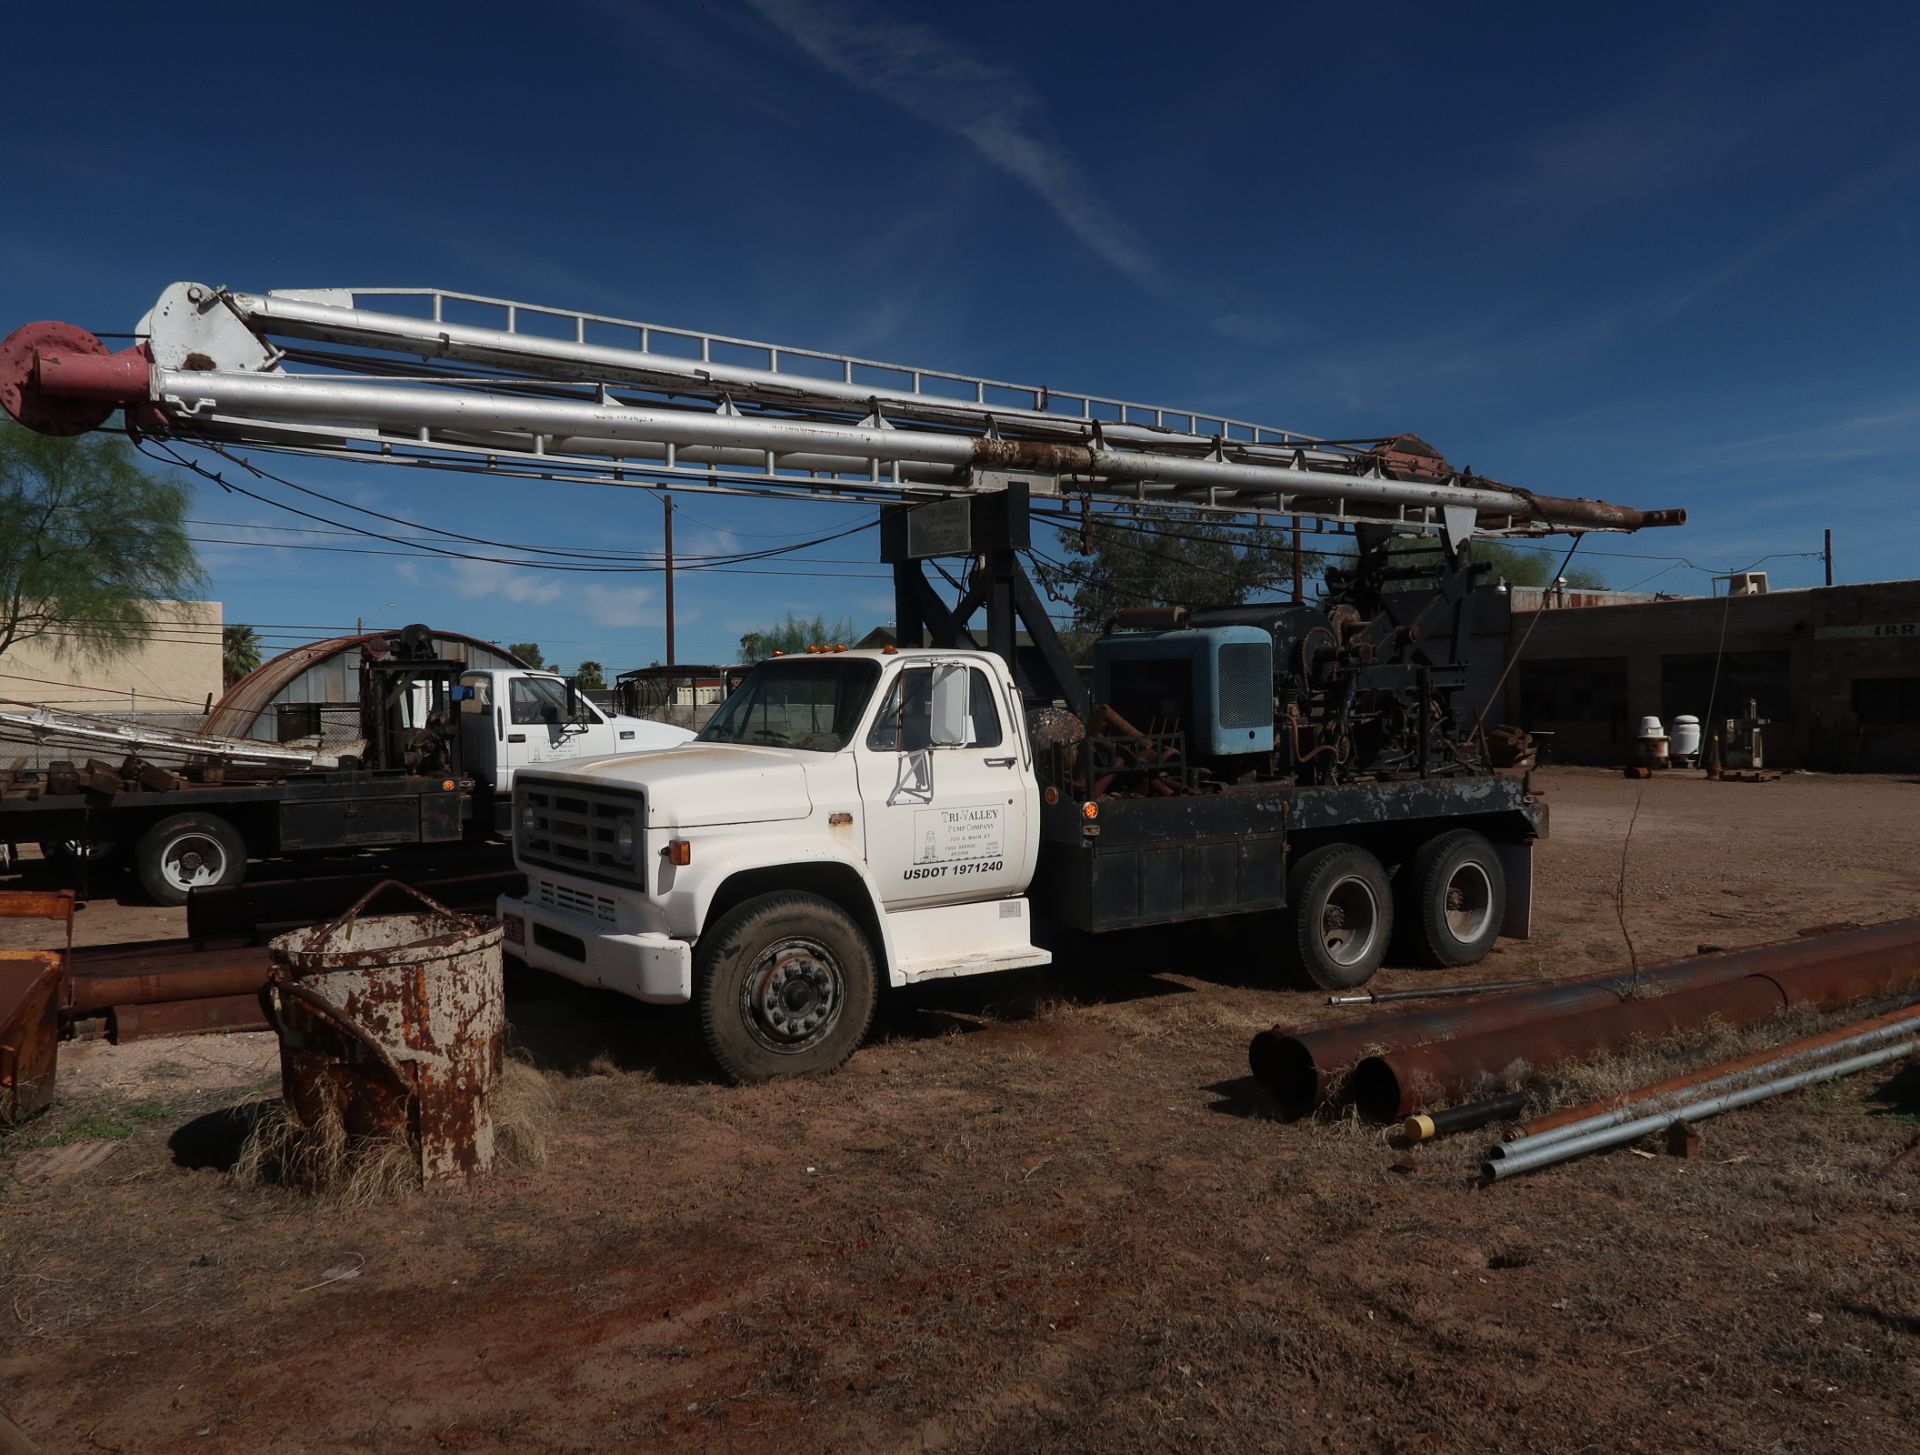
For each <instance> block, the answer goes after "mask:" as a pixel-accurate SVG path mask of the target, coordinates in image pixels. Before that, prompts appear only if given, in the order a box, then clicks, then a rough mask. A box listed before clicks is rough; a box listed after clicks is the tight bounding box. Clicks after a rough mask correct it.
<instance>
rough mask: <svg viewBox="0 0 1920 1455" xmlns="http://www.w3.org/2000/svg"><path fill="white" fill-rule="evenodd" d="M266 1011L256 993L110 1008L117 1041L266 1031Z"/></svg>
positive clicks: (109, 1028) (110, 1032) (109, 1020)
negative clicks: (227, 1032) (208, 1033)
mask: <svg viewBox="0 0 1920 1455" xmlns="http://www.w3.org/2000/svg"><path fill="white" fill-rule="evenodd" d="M266 1029H268V1026H267V1017H266V1013H265V1012H264V1011H262V1010H261V1009H260V997H259V996H258V995H257V994H255V995H216V996H207V997H203V998H201V999H197V1000H175V1001H168V1002H166V1003H164V1004H160V1005H116V1006H111V1007H109V1008H108V1010H107V1039H108V1040H110V1041H112V1042H113V1043H114V1045H116V1046H117V1045H120V1044H121V1043H122V1042H124V1041H140V1040H145V1039H147V1038H148V1037H150V1036H194V1035H199V1034H201V1033H203V1032H206V1031H264V1030H266Z"/></svg>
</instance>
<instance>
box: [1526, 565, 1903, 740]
mask: <svg viewBox="0 0 1920 1455" xmlns="http://www.w3.org/2000/svg"><path fill="white" fill-rule="evenodd" d="M1512 597H1513V599H1512V603H1511V607H1512V610H1511V621H1510V624H1509V627H1508V632H1507V641H1508V650H1509V652H1510V653H1513V652H1518V654H1519V658H1518V661H1517V662H1516V663H1515V664H1514V668H1513V670H1512V672H1510V673H1509V675H1508V678H1507V684H1506V687H1505V689H1504V692H1503V694H1502V698H1503V700H1502V709H1503V713H1504V716H1505V718H1506V720H1507V721H1509V722H1513V723H1517V724H1519V725H1520V726H1522V727H1525V728H1528V729H1530V730H1532V731H1534V732H1546V733H1552V734H1553V738H1552V740H1551V741H1552V753H1553V756H1554V757H1555V758H1556V759H1557V760H1558V761H1560V762H1571V763H1604V764H1613V763H1620V762H1624V761H1625V759H1626V756H1627V752H1628V748H1629V740H1630V739H1631V738H1632V736H1633V735H1634V733H1635V731H1636V729H1637V726H1638V724H1639V721H1640V719H1641V718H1642V717H1643V716H1646V715H1648V714H1652V715H1656V716H1658V717H1659V718H1660V719H1661V721H1662V722H1663V723H1665V724H1667V725H1669V726H1671V724H1672V721H1673V719H1674V717H1675V716H1677V715H1679V714H1681V713H1692V714H1693V715H1694V716H1696V717H1698V718H1700V719H1702V721H1703V722H1704V721H1705V720H1706V719H1707V718H1708V716H1709V713H1710V712H1711V714H1712V716H1713V717H1715V718H1726V717H1734V716H1743V715H1745V713H1746V711H1747V703H1748V702H1749V701H1752V702H1753V703H1754V704H1755V706H1756V708H1757V711H1758V714H1759V716H1761V717H1763V718H1767V719H1769V720H1770V721H1769V723H1768V725H1767V727H1766V729H1765V746H1766V759H1767V764H1768V766H1769V767H1776V768H1813V769H1818V770H1823V771H1831V772H1883V773H1884V772H1907V771H1912V770H1915V769H1920V581H1885V582H1875V583H1870V584H1866V585H1858V586H1829V587H1818V588H1813V589H1810V590H1795V591H1764V590H1763V591H1759V592H1756V593H1754V594H1750V595H1733V596H1710V597H1680V598H1673V599H1658V598H1651V597H1627V596H1622V595H1621V594H1619V593H1613V592H1579V593H1573V594H1571V595H1561V596H1556V595H1554V594H1553V593H1550V592H1549V593H1543V592H1540V591H1538V590H1535V591H1532V592H1524V593H1523V592H1521V591H1518V590H1516V591H1515V592H1513V593H1512ZM1523 643H1524V645H1522V644H1523Z"/></svg>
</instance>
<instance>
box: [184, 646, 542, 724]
mask: <svg viewBox="0 0 1920 1455" xmlns="http://www.w3.org/2000/svg"><path fill="white" fill-rule="evenodd" d="M391 635H392V633H391V632H385V631H377V632H362V633H361V634H360V635H358V636H347V637H328V638H327V639H326V640H325V641H318V642H309V643H308V644H307V645H306V646H304V647H295V648H293V650H292V651H288V652H282V653H281V654H280V655H279V656H277V657H275V658H273V659H272V660H271V661H267V662H262V663H261V664H260V665H259V666H258V667H255V668H254V669H253V670H252V671H251V672H249V673H247V675H246V676H244V677H242V678H241V679H240V680H239V681H238V682H236V683H234V684H233V686H231V687H229V688H228V689H227V690H226V692H225V693H224V694H222V695H221V698H220V700H219V701H218V702H216V703H214V705H213V710H212V711H211V712H209V713H208V714H207V720H206V722H205V723H204V724H203V725H202V727H203V730H204V731H206V732H210V733H219V734H221V735H222V736H225V737H233V738H263V739H266V740H267V741H269V742H271V741H273V740H274V739H275V738H276V737H277V736H278V734H279V709H280V707H282V706H283V705H287V706H292V705H307V704H322V705H332V706H337V707H342V708H344V707H351V706H354V705H357V704H358V703H359V701H360V661H361V656H362V653H363V652H364V651H365V650H366V647H367V644H368V643H370V642H371V643H382V642H384V641H385V640H386V638H387V637H389V636H391ZM433 642H434V648H435V650H437V651H438V652H439V653H440V655H441V656H443V657H450V658H454V659H456V660H459V661H464V662H465V663H466V664H467V665H468V666H469V667H475V668H488V667H524V666H526V665H527V664H526V663H525V662H522V661H521V660H520V659H519V658H518V657H516V656H514V655H513V653H511V652H509V651H508V650H507V649H506V648H505V647H500V646H496V645H494V644H493V643H492V642H483V641H481V640H480V639H479V638H478V637H470V636H468V635H466V634H465V633H464V632H449V631H440V630H438V629H435V631H434V633H433Z"/></svg>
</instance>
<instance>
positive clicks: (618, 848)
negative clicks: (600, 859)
mask: <svg viewBox="0 0 1920 1455" xmlns="http://www.w3.org/2000/svg"><path fill="white" fill-rule="evenodd" d="M613 849H614V852H615V853H617V854H618V855H619V856H620V857H621V858H622V859H631V858H632V857H633V820H632V819H630V818H623V819H621V820H620V823H619V825H618V826H617V827H616V828H615V829H614V831H613Z"/></svg>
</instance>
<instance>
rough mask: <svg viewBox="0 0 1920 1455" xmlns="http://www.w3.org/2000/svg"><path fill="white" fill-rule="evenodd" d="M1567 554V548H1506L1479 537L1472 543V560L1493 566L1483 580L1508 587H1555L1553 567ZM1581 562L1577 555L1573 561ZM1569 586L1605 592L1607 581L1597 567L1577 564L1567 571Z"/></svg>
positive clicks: (1506, 546) (1496, 542)
mask: <svg viewBox="0 0 1920 1455" xmlns="http://www.w3.org/2000/svg"><path fill="white" fill-rule="evenodd" d="M1565 554H1566V548H1565V547H1564V546H1563V547H1561V548H1559V549H1558V550H1555V551H1542V550H1536V549H1530V548H1522V547H1519V546H1509V545H1504V544H1502V543H1501V542H1499V541H1494V540H1488V539H1486V538H1485V537H1479V536H1477V537H1475V538H1474V542H1473V559H1474V560H1475V561H1484V562H1486V563H1487V564H1488V565H1490V566H1492V567H1493V569H1492V570H1491V571H1489V572H1487V574H1486V575H1485V576H1484V577H1482V578H1481V579H1482V580H1484V581H1489V582H1492V581H1503V580H1504V581H1505V582H1506V583H1507V584H1508V585H1509V586H1550V585H1552V584H1553V572H1554V568H1555V567H1556V566H1558V565H1559V564H1560V557H1561V556H1563V555H1565ZM1579 559H1580V557H1579V554H1578V553H1577V552H1576V553H1575V555H1574V560H1575V561H1578V560H1579ZM1567 585H1569V586H1572V587H1575V588H1577V589H1579V590H1581V591H1602V590H1605V589H1606V585H1607V581H1606V578H1605V577H1604V576H1602V575H1601V574H1600V572H1599V571H1598V570H1597V569H1595V568H1594V567H1592V566H1578V565H1575V566H1569V567H1568V568H1567Z"/></svg>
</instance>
